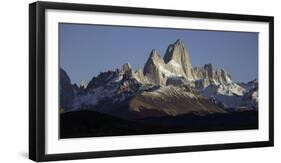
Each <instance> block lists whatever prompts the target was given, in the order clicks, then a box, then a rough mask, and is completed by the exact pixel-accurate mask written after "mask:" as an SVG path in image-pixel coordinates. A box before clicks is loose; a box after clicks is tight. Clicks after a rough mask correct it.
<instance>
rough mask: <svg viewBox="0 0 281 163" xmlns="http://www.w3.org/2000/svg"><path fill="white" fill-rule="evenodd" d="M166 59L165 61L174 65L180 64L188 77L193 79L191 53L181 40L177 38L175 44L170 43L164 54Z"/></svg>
mask: <svg viewBox="0 0 281 163" xmlns="http://www.w3.org/2000/svg"><path fill="white" fill-rule="evenodd" d="M164 61H165V63H170V62H172V65H175V64H178V66H179V67H178V68H179V69H180V68H181V69H182V70H183V72H184V74H185V76H186V78H187V79H188V80H193V73H192V65H191V62H190V57H189V53H188V50H187V49H186V48H185V47H184V44H183V42H182V41H181V40H177V41H176V42H175V43H174V44H171V45H169V47H168V49H167V51H166V54H165V56H164ZM173 62H174V64H173Z"/></svg>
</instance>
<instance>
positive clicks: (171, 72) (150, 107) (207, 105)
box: [59, 40, 258, 120]
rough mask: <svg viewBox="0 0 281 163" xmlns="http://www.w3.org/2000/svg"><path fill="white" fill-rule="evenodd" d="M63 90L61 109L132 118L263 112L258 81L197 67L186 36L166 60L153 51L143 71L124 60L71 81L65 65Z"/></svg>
mask: <svg viewBox="0 0 281 163" xmlns="http://www.w3.org/2000/svg"><path fill="white" fill-rule="evenodd" d="M59 93H60V104H59V105H60V106H59V108H60V111H61V113H67V112H73V111H81V110H87V111H95V112H99V113H102V114H107V115H110V116H113V117H118V118H122V119H127V120H135V119H138V120H139V119H145V118H153V117H166V116H171V117H176V116H181V115H188V114H190V115H195V116H201V117H204V116H207V115H211V114H228V113H232V112H244V111H257V110H258V81H257V80H256V79H254V80H253V81H250V82H248V83H239V82H235V81H234V80H233V79H232V78H231V75H230V74H229V73H228V72H227V71H225V70H224V69H214V67H213V65H212V64H210V63H208V64H205V65H203V66H202V67H193V66H192V64H191V58H190V55H189V52H188V49H187V48H186V47H185V45H184V43H183V42H182V41H181V40H177V41H176V42H174V43H172V44H170V45H169V46H168V48H167V50H166V53H165V55H164V57H163V58H162V57H161V55H160V54H159V53H158V52H157V51H156V50H155V49H152V51H151V53H150V55H149V57H148V59H147V61H146V63H145V65H144V67H143V69H137V70H133V69H132V67H131V65H130V64H129V63H125V64H124V65H123V66H122V67H121V68H117V69H115V70H108V71H106V72H101V73H100V74H99V75H97V76H95V77H93V78H92V79H91V80H90V81H89V82H88V84H86V82H85V81H83V80H82V81H81V83H80V85H79V86H78V85H76V84H72V83H71V79H70V77H69V76H68V74H67V73H66V72H65V70H63V69H62V68H60V91H59Z"/></svg>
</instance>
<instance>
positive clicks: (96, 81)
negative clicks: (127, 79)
mask: <svg viewBox="0 0 281 163" xmlns="http://www.w3.org/2000/svg"><path fill="white" fill-rule="evenodd" d="M122 77H123V72H122V71H120V70H119V69H117V70H115V71H107V72H102V73H100V74H99V75H98V76H97V77H93V78H92V80H91V81H90V82H89V84H88V86H87V90H91V89H95V88H97V87H100V86H104V85H106V83H108V82H110V81H118V80H121V79H122Z"/></svg>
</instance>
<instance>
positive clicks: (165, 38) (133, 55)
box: [59, 23, 258, 84]
mask: <svg viewBox="0 0 281 163" xmlns="http://www.w3.org/2000/svg"><path fill="white" fill-rule="evenodd" d="M59 35H60V37H59V38H60V50H59V51H60V67H61V68H63V69H64V70H65V71H66V72H67V73H68V75H69V76H70V78H71V81H72V83H77V84H79V82H80V80H86V81H87V82H89V80H91V79H92V77H94V76H96V75H98V74H99V73H100V72H102V71H108V70H110V69H115V68H121V67H122V65H123V64H124V63H126V62H129V63H130V64H131V65H132V67H133V69H136V68H143V66H144V64H145V62H146V60H147V58H148V57H149V54H150V52H151V50H152V49H153V48H155V49H156V50H157V51H158V53H160V55H161V56H162V57H163V55H164V54H165V51H166V49H167V47H168V45H169V44H171V43H174V42H175V41H176V40H177V39H181V40H182V41H183V42H184V44H185V47H186V48H188V49H189V54H190V58H191V63H192V66H193V67H195V66H197V67H202V66H203V65H204V64H207V63H212V64H213V65H214V67H215V68H223V69H225V70H226V71H228V72H229V73H230V74H231V76H232V78H233V80H234V81H239V82H248V81H250V80H253V79H255V78H258V33H248V32H247V33H246V32H221V31H206V30H204V31H203V30H187V29H160V28H141V27H138V28H137V27H120V26H101V25H85V24H65V23H61V24H60V25H59Z"/></svg>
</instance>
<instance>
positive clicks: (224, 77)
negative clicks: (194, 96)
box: [193, 64, 234, 89]
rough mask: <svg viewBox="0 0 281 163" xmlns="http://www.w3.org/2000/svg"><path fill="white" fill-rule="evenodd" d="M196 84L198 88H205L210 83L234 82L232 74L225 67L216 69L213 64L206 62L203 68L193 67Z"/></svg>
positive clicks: (226, 83) (224, 83)
mask: <svg viewBox="0 0 281 163" xmlns="http://www.w3.org/2000/svg"><path fill="white" fill-rule="evenodd" d="M193 74H194V79H195V85H196V88H198V89H204V88H206V87H208V86H209V85H210V84H215V85H219V84H223V85H228V84H231V83H234V82H233V81H232V80H231V76H230V75H229V74H228V73H227V72H226V71H225V70H223V69H217V70H214V69H213V66H212V64H206V65H204V66H203V67H202V68H198V67H196V68H194V69H193Z"/></svg>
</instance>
